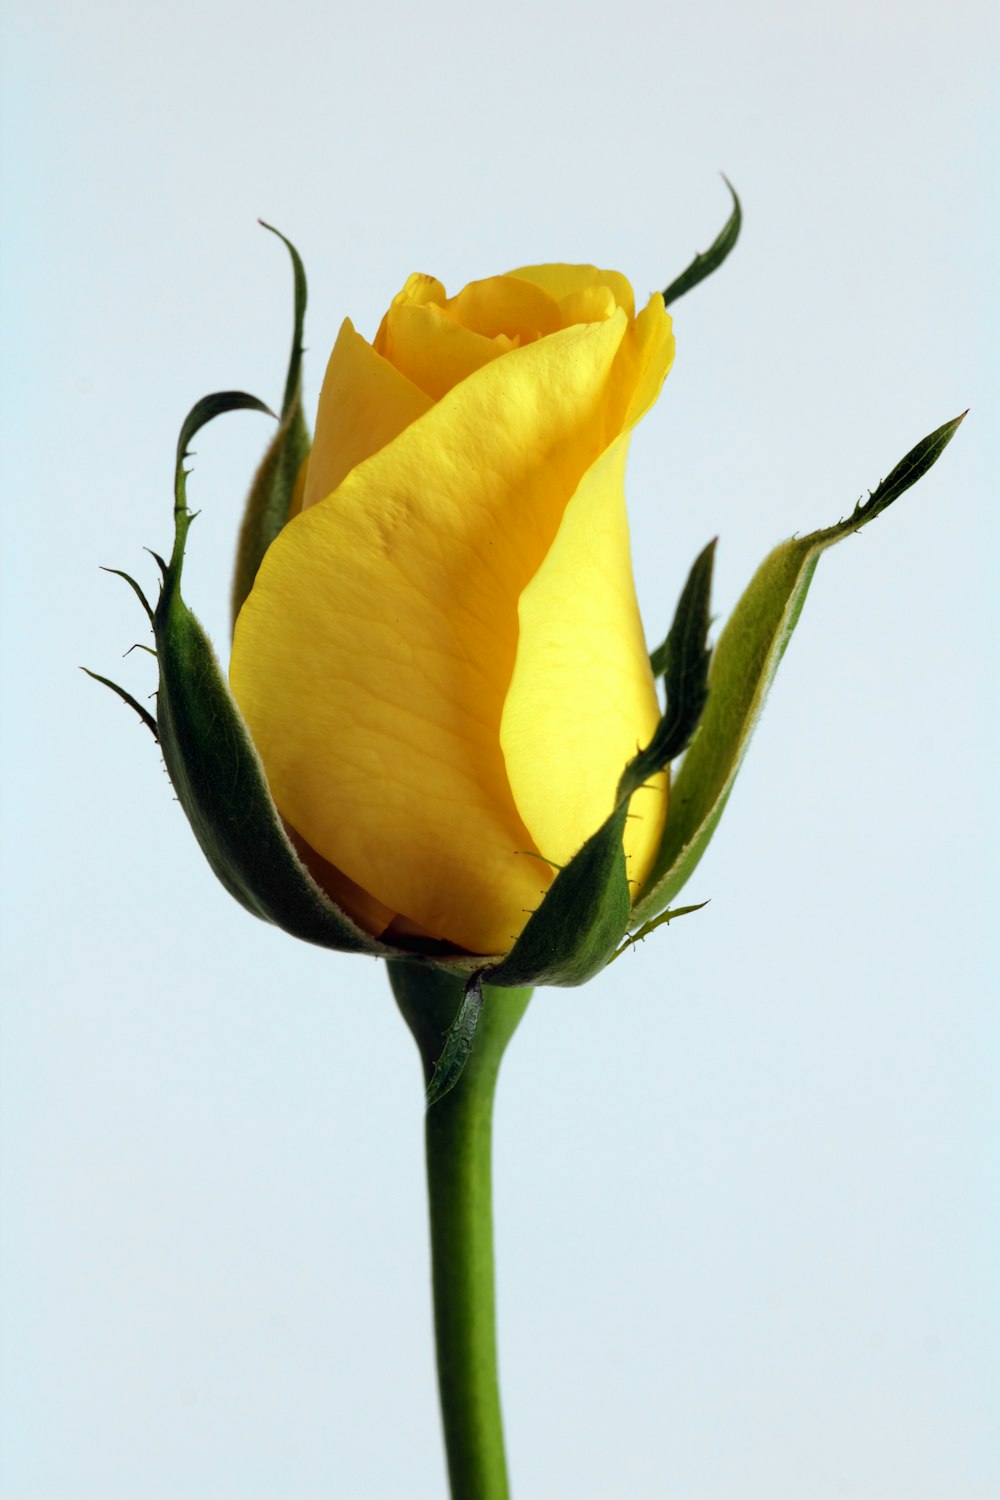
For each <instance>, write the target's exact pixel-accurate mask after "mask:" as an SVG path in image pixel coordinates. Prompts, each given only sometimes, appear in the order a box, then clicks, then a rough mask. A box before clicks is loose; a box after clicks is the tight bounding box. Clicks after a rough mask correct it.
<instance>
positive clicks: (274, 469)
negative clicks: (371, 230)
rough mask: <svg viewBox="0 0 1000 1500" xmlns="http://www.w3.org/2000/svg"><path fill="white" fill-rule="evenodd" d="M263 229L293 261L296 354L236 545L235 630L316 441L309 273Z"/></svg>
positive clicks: (269, 227)
mask: <svg viewBox="0 0 1000 1500" xmlns="http://www.w3.org/2000/svg"><path fill="white" fill-rule="evenodd" d="M260 222H261V224H262V225H263V227H264V228H265V229H267V230H270V232H271V233H272V234H276V235H277V236H278V239H279V240H281V241H282V243H283V244H284V245H285V246H286V247H287V249H288V253H289V255H290V256H291V258H292V271H293V274H294V279H295V317H294V325H293V329H292V350H291V354H290V356H289V360H288V373H287V375H286V377H285V394H284V398H283V400H282V403H281V421H280V425H279V427H278V430H277V432H276V433H275V435H274V439H273V441H272V442H271V445H270V447H269V448H268V450H267V452H266V453H265V455H264V458H263V461H262V463H261V465H260V468H259V469H258V470H257V473H256V475H255V477H254V481H253V484H252V485H251V487H250V494H249V496H248V498H247V504H246V510H245V511H244V514H243V523H242V525H241V527H240V535H239V541H238V543H237V546H236V567H235V570H234V573H233V589H232V618H233V625H234V626H235V624H236V617H237V615H238V614H239V612H240V610H241V609H242V607H243V601H244V600H245V599H246V597H247V595H248V594H249V592H250V590H251V589H252V588H253V583H254V579H255V578H256V577H257V570H258V568H259V567H260V565H261V563H262V562H263V560H264V553H265V552H266V551H267V549H268V547H270V545H271V543H272V542H273V541H274V539H275V537H276V536H277V535H278V533H279V531H281V529H282V527H283V526H284V525H285V524H286V522H287V521H288V513H289V509H290V507H291V503H292V496H293V495H294V492H295V481H296V479H297V478H298V475H299V470H300V469H301V467H302V465H303V463H304V462H305V460H306V459H307V458H308V456H309V450H310V447H311V446H312V442H311V439H310V436H309V430H308V428H307V427H306V421H305V417H304V416H303V413H302V331H303V328H304V325H305V316H306V295H307V290H306V273H305V267H304V266H303V264H302V260H301V257H300V256H299V253H298V251H297V250H296V248H295V246H294V245H293V244H292V243H291V241H290V240H287V239H285V236H284V235H283V234H282V233H281V232H280V230H277V229H275V228H273V226H272V225H270V224H265V223H264V221H263V219H262V220H261V221H260Z"/></svg>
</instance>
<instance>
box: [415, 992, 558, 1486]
mask: <svg viewBox="0 0 1000 1500" xmlns="http://www.w3.org/2000/svg"><path fill="white" fill-rule="evenodd" d="M389 978H390V981H391V983H392V989H393V994H394V995H395V997H396V1002H397V1004H398V1005H399V1008H400V1010H401V1011H402V1013H403V1017H404V1019H405V1020H406V1023H407V1025H408V1026H409V1028H410V1030H411V1031H412V1032H413V1035H414V1037H415V1038H416V1042H417V1046H418V1047H419V1049H420V1056H421V1058H422V1060H423V1064H424V1075H425V1078H426V1079H428V1080H429V1079H430V1075H431V1072H432V1071H433V1067H434V1061H435V1059H436V1057H437V1056H438V1054H439V1052H440V1051H441V1046H442V1043H443V1040H444V1036H445V1033H446V1031H447V1030H448V1027H449V1026H450V1024H451V1022H452V1020H453V1019H454V1016H455V1013H456V1011H457V1009H458V1005H459V1002H460V1000H461V998H462V988H463V986H462V982H461V980H460V979H458V978H456V977H454V976H453V975H450V974H446V973H443V972H442V971H440V970H434V969H429V968H426V967H422V966H420V965H417V964H408V963H390V964H389ZM530 998H531V991H530V990H526V989H499V988H494V987H491V986H488V985H487V986H486V987H485V988H484V991H483V1011H482V1016H481V1017H480V1021H479V1029H478V1032H477V1034H476V1040H475V1044H474V1046H473V1049H472V1053H471V1055H470V1057H469V1059H468V1062H467V1063H466V1065H465V1068H464V1070H463V1072H462V1076H461V1078H460V1079H459V1081H458V1083H457V1084H456V1085H455V1087H454V1088H453V1089H452V1090H451V1091H450V1092H449V1093H447V1094H445V1095H444V1097H443V1098H441V1099H439V1100H438V1102H437V1103H436V1104H434V1105H432V1106H431V1108H430V1109H429V1110H428V1111H427V1118H426V1146H427V1186H428V1193H429V1197H430V1225H431V1268H432V1279H433V1284H434V1328H435V1334H436V1339H437V1368H438V1390H439V1392H440V1396H441V1415H442V1420H443V1423H444V1440H445V1447H446V1449H447V1453H448V1474H449V1478H450V1480H451V1494H452V1500H507V1497H508V1494H509V1491H508V1487H507V1463H506V1459H505V1457H504V1444H503V1422H502V1419H501V1415H500V1391H499V1386H498V1383H497V1354H496V1311H495V1299H494V1281H493V1203H492V1187H491V1142H492V1126H493V1095H494V1090H495V1088H496V1080H497V1072H498V1070H499V1067H500V1059H501V1057H502V1056H503V1053H504V1048H505V1047H506V1045H507V1043H508V1042H509V1041H510V1038H511V1037H512V1036H513V1034H514V1031H515V1028H516V1027H517V1023H518V1022H519V1021H520V1019H521V1017H522V1015H523V1014H524V1011H525V1008H526V1006H527V1004H528V1001H529V999H530Z"/></svg>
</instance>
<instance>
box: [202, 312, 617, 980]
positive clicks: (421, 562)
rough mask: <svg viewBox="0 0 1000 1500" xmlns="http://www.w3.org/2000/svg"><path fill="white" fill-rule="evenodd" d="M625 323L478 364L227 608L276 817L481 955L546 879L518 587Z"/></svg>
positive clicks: (401, 908)
mask: <svg viewBox="0 0 1000 1500" xmlns="http://www.w3.org/2000/svg"><path fill="white" fill-rule="evenodd" d="M399 311H405V309H399ZM431 315H433V314H431ZM445 326H452V325H445ZM625 330H626V319H625V315H624V313H623V312H621V311H619V312H617V313H616V314H615V316H614V317H613V318H610V319H608V320H607V321H606V322H603V323H596V324H583V325H579V326H576V327H573V328H568V329H565V330H562V331H560V332H558V333H554V334H552V335H551V336H550V337H548V338H545V339H542V340H539V341H538V342H537V343H534V344H530V345H528V346H527V347H525V348H519V349H515V350H513V351H512V352H511V353H509V354H507V355H505V356H504V358H503V359H502V360H497V361H494V362H492V363H490V364H487V365H486V366H484V367H483V368H481V369H480V370H479V371H478V372H477V373H475V374H474V375H472V376H470V377H469V379H468V380H466V381H465V382H464V383H463V384H462V385H461V386H460V387H459V388H457V389H456V390H454V391H453V392H451V393H450V394H449V395H446V396H445V397H444V398H443V399H442V400H441V401H440V402H439V403H438V404H437V405H436V406H434V407H432V408H431V410H430V411H428V412H427V413H426V414H425V415H424V416H422V417H420V418H419V419H418V420H417V421H415V422H413V423H411V424H410V425H409V426H408V427H406V428H405V429H404V430H403V431H402V432H401V433H400V435H399V436H398V437H397V438H396V439H395V441H394V442H392V443H391V444H389V445H388V446H387V447H385V448H382V449H380V450H379V451H378V452H376V453H375V454H373V455H372V456H371V457H370V458H369V459H367V461H366V462H364V463H362V464H360V465H359V466H358V467H357V468H355V469H353V470H352V471H351V473H349V474H348V475H347V477H346V479H344V481H343V482H342V484H341V485H340V486H339V488H338V489H336V490H335V491H334V492H333V494H332V495H330V496H329V497H328V498H326V499H324V500H323V501H321V502H320V503H319V504H316V505H313V506H312V507H311V508H309V509H307V510H304V511H303V512H302V514H301V515H300V516H298V517H297V518H296V519H295V520H294V521H291V522H290V523H289V524H288V525H287V526H286V527H285V528H284V530H283V531H282V532H281V534H280V535H279V537H278V538H277V540H276V541H275V543H274V544H273V545H272V547H271V548H270V549H269V551H268V553H267V555H266V557H265V559H264V562H263V565H262V567H261V569H260V572H259V573H258V575H257V581H256V583H255V585H254V588H253V591H252V592H251V594H250V597H249V598H248V600H247V602H246V604H245V605H244V607H243V610H242V612H241V614H240V617H239V620H238V622H237V627H236V635H235V641H234V646H233V660H232V667H231V680H232V685H233V691H234V693H235V695H236V698H237V701H238V702H239V704H240V707H241V709H242V710H243V713H244V714H245V716H246V719H247V722H248V725H249V728H250V732H251V734H252V735H253V738H254V741H255V743H256V745H257V746H258V749H259V750H260V752H261V756H262V758H263V761H264V766H265V768H266V771H267V775H268V779H269V781H270V784H271V790H272V793H273V795H274V797H275V800H276V802H277V805H278V808H279V809H280V811H281V812H282V814H283V815H284V816H285V817H286V818H287V819H288V821H289V822H291V823H292V824H293V825H294V827H296V828H297V829H298V830H299V831H300V833H301V834H302V836H303V837H304V838H306V839H307V840H308V842H309V844H310V845H311V846H312V847H313V848H314V849H316V850H317V851H318V852H319V853H320V854H321V855H322V857H323V858H324V859H327V860H329V861H330V863H331V864H333V865H335V866H336V867H337V868H338V869H339V870H341V871H343V872H344V874H345V875H347V877H348V878H349V879H350V880H353V881H354V882H355V883H356V884H357V885H359V886H361V887H362V888H363V889H364V890H365V891H367V892H369V893H370V894H371V895H372V896H374V897H375V898H376V899H377V900H378V901H379V902H381V903H383V905H385V906H386V907H389V908H391V909H392V910H394V911H397V912H402V913H405V914H406V915H407V916H408V917H409V918H410V919H411V920H412V921H414V922H416V923H418V924H419V925H420V926H421V927H422V928H423V929H425V930H426V931H427V932H430V933H433V934H435V935H437V936H440V937H442V938H446V939H448V940H450V941H452V942H455V943H457V944H459V945H460V946H462V947H464V948H467V949H469V950H470V951H472V952H477V953H499V952H503V951H505V950H506V949H508V948H509V947H510V945H511V943H512V941H513V940H514V938H515V937H516V935H517V934H518V932H520V930H521V928H522V927H523V925H524V923H525V921H526V920H527V916H528V914H529V912H530V911H531V910H532V909H534V908H535V907H536V906H537V905H538V902H539V900H540V897H541V895H542V893H543V891H544V890H545V889H546V888H547V886H548V884H549V883H550V880H551V871H550V870H549V869H548V867H547V866H546V865H545V864H544V863H542V862H541V861H540V860H539V859H538V858H537V850H536V848H535V846H534V844H533V842H532V840H531V838H530V836H529V834H528V832H527V830H526V828H525V827H524V824H523V822H522V819H521V817H520V815H519V814H518V811H517V808H516V806H515V804H514V799H513V796H512V794H511V790H510V785H509V782H508V779H507V770H506V765H505V762H504V756H503V753H502V751H501V747H500V722H501V716H502V714H503V708H504V700H505V698H506V695H507V688H508V685H509V683H510V680H511V675H512V673H513V670H514V661H515V655H516V652H517V637H518V602H519V600H520V598H521V595H522V593H523V591H524V589H525V587H526V585H527V584H528V583H529V581H530V580H531V579H532V578H533V577H534V575H535V574H536V573H537V572H538V569H539V567H540V565H541V563H542V561H543V559H544V558H545V555H546V553H547V552H548V550H549V548H550V546H551V545H552V542H553V540H554V538H555V536H556V533H557V531H558V530H559V526H560V522H561V521H562V516H563V511H564V510H565V508H566V506H567V504H568V503H569V501H570V499H571V498H572V496H573V495H574V494H575V493H576V491H577V489H578V486H579V484H580V481H581V479H582V477H583V476H584V475H585V474H586V472H587V470H588V469H589V468H590V467H591V466H592V464H593V463H594V462H595V460H596V459H597V458H598V457H599V454H600V451H601V447H602V446H603V433H602V428H603V420H604V412H605V409H606V405H607V398H608V389H609V386H608V382H609V380H610V374H611V369H612V366H613V363H614V359H615V355H616V353H617V351H618V349H619V347H620V344H621V341H622V338H623V336H624V334H625ZM470 336H471V335H470ZM586 672H587V666H586V663H584V662H582V661H581V659H580V658H579V657H578V658H577V670H576V672H575V674H574V676H573V677H572V678H571V679H570V680H569V681H565V682H563V683H562V684H561V689H560V690H561V693H563V694H568V695H569V697H570V699H571V700H573V701H575V696H576V693H577V691H578V689H579V684H580V679H581V678H582V677H584V676H585V675H586ZM561 774H565V768H564V767H563V768H561ZM542 852H543V853H544V852H545V851H542Z"/></svg>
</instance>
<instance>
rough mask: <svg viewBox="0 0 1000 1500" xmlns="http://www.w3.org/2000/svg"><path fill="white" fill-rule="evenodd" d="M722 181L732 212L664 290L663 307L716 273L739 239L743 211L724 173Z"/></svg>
mask: <svg viewBox="0 0 1000 1500" xmlns="http://www.w3.org/2000/svg"><path fill="white" fill-rule="evenodd" d="M722 180H723V182H724V183H725V184H726V187H727V188H728V189H729V191H730V193H731V194H732V199H733V211H732V213H731V214H730V215H729V218H728V219H727V220H726V222H725V224H723V226H722V228H721V229H720V230H719V233H718V234H717V235H716V237H715V239H714V240H713V241H712V243H711V245H709V247H708V249H707V250H704V251H703V252H702V253H701V254H700V255H696V256H695V258H694V260H693V261H692V262H691V264H690V265H689V266H688V268H687V270H686V271H682V272H681V274H680V275H679V276H677V277H675V279H674V280H673V281H672V282H671V283H670V285H669V286H668V287H667V288H666V290H665V291H664V293H663V304H664V306H665V307H669V306H670V304H671V303H672V302H676V301H677V299H678V297H683V295H684V293H685V292H689V291H690V290H691V288H692V287H695V286H697V285H698V283H699V281H704V280H705V277H706V276H711V274H712V272H713V271H717V270H718V269H719V267H720V266H721V265H722V262H723V261H724V260H725V259H726V257H727V255H728V254H729V252H730V251H731V250H732V249H733V248H734V246H735V244H736V241H737V240H738V239H739V237H740V229H741V228H742V226H743V209H742V208H741V207H740V200H739V198H738V197H737V196H736V189H735V188H734V187H733V185H732V183H731V182H730V181H729V178H728V177H727V176H726V174H725V172H723V173H722Z"/></svg>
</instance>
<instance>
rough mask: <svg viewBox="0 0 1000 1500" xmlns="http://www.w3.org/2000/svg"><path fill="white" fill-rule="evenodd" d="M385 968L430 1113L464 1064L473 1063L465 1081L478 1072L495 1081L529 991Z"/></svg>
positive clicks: (476, 978)
mask: <svg viewBox="0 0 1000 1500" xmlns="http://www.w3.org/2000/svg"><path fill="white" fill-rule="evenodd" d="M387 968H388V970H389V983H390V984H391V985H392V993H393V995H394V997H395V1000H396V1004H397V1005H398V1006H399V1009H400V1011H401V1012H402V1015H403V1018H404V1019H405V1021H406V1024H407V1026H409V1028H410V1030H411V1032H412V1033H413V1038H414V1041H415V1042H416V1044H417V1047H418V1048H419V1051H420V1060H421V1062H422V1063H423V1069H424V1081H425V1083H426V1086H427V1091H426V1094H425V1096H424V1097H425V1102H426V1104H427V1108H428V1109H430V1108H431V1107H432V1106H433V1105H434V1104H436V1103H437V1102H438V1100H440V1099H443V1098H444V1096H445V1095H446V1094H448V1093H450V1092H451V1090H452V1089H453V1088H454V1087H455V1085H456V1084H457V1083H458V1082H459V1080H460V1079H461V1077H462V1073H463V1071H464V1070H465V1067H466V1064H469V1063H471V1068H470V1078H469V1079H468V1080H467V1082H469V1081H474V1077H475V1074H476V1073H478V1074H479V1075H480V1078H482V1075H483V1074H492V1075H494V1076H495V1074H496V1071H497V1069H498V1068H499V1066H500V1059H501V1057H502V1056H503V1052H504V1048H505V1047H506V1046H507V1043H508V1042H509V1041H510V1039H511V1037H512V1036H513V1035H514V1032H515V1031H516V1029H517V1026H518V1023H519V1022H520V1020H521V1017H522V1016H523V1015H524V1012H525V1010H526V1009H527V1006H528V1001H529V1000H530V999H531V990H530V989H527V988H517V989H497V988H494V987H492V986H490V985H485V986H484V984H483V975H482V973H481V972H479V971H477V972H476V973H474V974H472V975H470V976H469V977H468V978H467V979H465V978H463V977H462V976H459V975H455V974H445V973H442V972H441V971H440V970H439V969H431V968H427V967H425V966H424V965H422V964H416V963H399V962H397V961H395V960H393V961H390V963H389V964H388V965H387ZM474 1044H475V1045H474Z"/></svg>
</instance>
